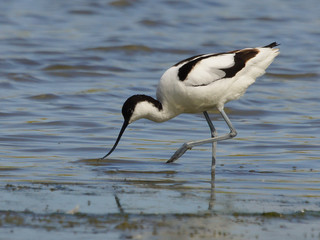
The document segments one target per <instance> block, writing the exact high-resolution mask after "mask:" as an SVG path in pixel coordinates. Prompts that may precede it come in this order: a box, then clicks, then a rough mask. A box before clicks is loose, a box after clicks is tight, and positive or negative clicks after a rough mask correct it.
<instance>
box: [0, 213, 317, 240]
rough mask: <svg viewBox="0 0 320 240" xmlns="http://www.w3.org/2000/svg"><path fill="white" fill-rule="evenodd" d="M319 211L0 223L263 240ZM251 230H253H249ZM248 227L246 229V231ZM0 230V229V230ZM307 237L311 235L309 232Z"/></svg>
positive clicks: (27, 216)
mask: <svg viewBox="0 0 320 240" xmlns="http://www.w3.org/2000/svg"><path fill="white" fill-rule="evenodd" d="M319 216H320V212H313V211H311V212H308V211H305V212H304V213H303V214H300V213H291V214H281V216H280V214H278V213H275V212H271V213H262V214H237V213H234V214H233V216H231V215H221V214H216V213H212V212H206V213H199V214H144V213H140V214H123V213H118V214H105V215H104V214H99V215H97V214H84V213H76V214H65V213H50V214H35V213H33V212H29V211H23V212H15V211H0V226H1V228H2V229H4V228H6V229H15V231H18V229H19V228H25V227H27V228H29V229H30V230H34V231H39V230H41V229H42V230H44V231H50V232H51V233H53V232H66V233H68V232H70V231H69V230H72V232H73V233H75V234H76V233H87V232H90V233H92V232H94V233H95V234H103V235H105V236H108V235H111V234H112V235H113V236H117V235H118V236H119V235H123V234H125V236H126V237H127V238H134V237H137V236H142V237H143V238H149V237H153V239H164V237H166V238H168V239H173V238H174V239H186V238H189V237H194V238H196V239H210V238H212V237H215V238H217V239H252V238H257V239H264V237H263V232H264V230H263V229H267V228H278V231H280V230H281V228H288V227H290V228H294V227H295V226H297V225H299V224H301V223H302V222H303V220H305V219H306V218H312V219H314V220H315V224H318V223H319ZM252 229H254V231H252ZM249 230H250V231H249ZM0 233H1V230H0ZM311 233H312V234H313V235H314V236H316V235H317V234H318V232H317V230H316V229H315V228H314V225H312V227H310V228H309V229H308V228H306V229H305V230H304V232H302V233H300V234H304V235H302V236H307V235H310V234H311ZM295 234H296V233H295V231H294V229H293V230H292V231H291V232H288V233H286V236H287V237H290V236H295ZM310 236H311V235H310Z"/></svg>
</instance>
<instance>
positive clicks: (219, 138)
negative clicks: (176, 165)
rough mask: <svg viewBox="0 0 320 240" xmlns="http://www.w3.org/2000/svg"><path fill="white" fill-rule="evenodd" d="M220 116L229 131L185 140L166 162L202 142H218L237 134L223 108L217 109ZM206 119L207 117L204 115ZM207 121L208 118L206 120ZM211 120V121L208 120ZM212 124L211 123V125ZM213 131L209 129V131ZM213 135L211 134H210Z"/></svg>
mask: <svg viewBox="0 0 320 240" xmlns="http://www.w3.org/2000/svg"><path fill="white" fill-rule="evenodd" d="M219 112H220V114H221V116H222V117H223V119H224V121H225V122H226V123H227V125H228V127H229V129H230V133H228V134H225V135H222V136H217V137H212V138H208V139H203V140H198V141H191V142H187V143H184V144H183V145H182V146H181V147H180V148H179V149H178V150H177V151H176V152H175V153H174V154H173V155H172V157H171V158H170V159H169V160H168V161H167V163H171V162H174V161H176V160H177V159H178V158H179V157H181V156H182V155H183V154H184V153H185V152H186V151H187V150H188V149H192V148H193V147H195V146H199V145H202V144H206V143H214V142H218V141H222V140H227V139H230V138H233V137H235V136H236V135H237V131H236V129H235V128H234V127H233V126H232V123H231V121H230V119H229V118H228V116H227V114H226V113H225V112H224V110H223V109H222V110H219ZM205 116H206V114H205ZM206 119H207V117H206ZM207 122H208V120H207ZM210 122H211V121H210ZM208 124H209V122H208ZM211 124H212V123H211ZM212 126H213V125H212ZM209 127H210V129H211V126H210V124H209ZM212 132H214V131H212V129H211V133H212ZM212 135H213V134H212Z"/></svg>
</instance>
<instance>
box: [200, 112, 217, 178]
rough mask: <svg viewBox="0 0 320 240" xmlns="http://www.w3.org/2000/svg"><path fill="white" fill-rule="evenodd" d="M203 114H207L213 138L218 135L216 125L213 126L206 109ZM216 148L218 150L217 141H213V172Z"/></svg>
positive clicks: (213, 169)
mask: <svg viewBox="0 0 320 240" xmlns="http://www.w3.org/2000/svg"><path fill="white" fill-rule="evenodd" d="M203 115H204V116H205V118H206V120H207V123H208V125H209V128H210V131H211V138H214V137H216V136H217V130H216V129H215V127H214V126H213V124H212V122H211V120H210V117H209V114H208V113H207V112H206V111H204V112H203ZM216 150H217V142H216V141H215V142H212V162H211V173H214V171H215V169H216Z"/></svg>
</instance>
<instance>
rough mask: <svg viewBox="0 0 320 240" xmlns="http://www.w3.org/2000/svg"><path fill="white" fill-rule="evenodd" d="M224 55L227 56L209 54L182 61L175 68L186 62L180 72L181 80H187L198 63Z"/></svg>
mask: <svg viewBox="0 0 320 240" xmlns="http://www.w3.org/2000/svg"><path fill="white" fill-rule="evenodd" d="M222 54H225V53H214V54H209V55H204V54H202V55H198V56H194V57H191V58H188V59H185V60H182V61H181V62H178V63H177V64H175V65H174V66H178V65H179V64H181V63H184V62H186V63H185V64H183V65H182V66H181V67H180V68H179V70H178V77H179V80H180V81H184V80H186V78H187V76H188V75H189V73H190V72H191V70H192V69H193V68H194V66H195V65H196V64H197V63H198V62H200V61H202V60H203V59H206V58H210V57H213V56H218V55H222Z"/></svg>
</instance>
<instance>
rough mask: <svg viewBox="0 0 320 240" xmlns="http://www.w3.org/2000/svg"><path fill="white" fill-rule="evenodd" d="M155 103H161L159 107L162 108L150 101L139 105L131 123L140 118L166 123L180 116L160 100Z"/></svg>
mask: <svg viewBox="0 0 320 240" xmlns="http://www.w3.org/2000/svg"><path fill="white" fill-rule="evenodd" d="M155 101H157V102H159V103H160V104H159V105H160V106H161V107H162V108H161V109H159V108H158V107H156V106H155V105H154V104H153V103H151V102H148V101H143V102H139V103H137V105H136V106H135V109H134V112H133V114H132V116H131V118H130V121H129V123H132V122H134V121H136V120H138V119H140V118H146V119H149V120H151V121H154V122H165V121H167V120H169V119H171V118H174V117H175V116H177V115H179V114H180V113H177V112H176V111H174V110H173V109H170V108H168V105H167V104H162V103H161V102H160V101H158V100H155Z"/></svg>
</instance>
